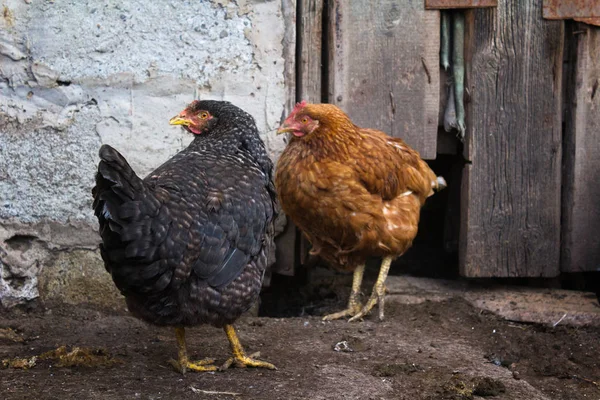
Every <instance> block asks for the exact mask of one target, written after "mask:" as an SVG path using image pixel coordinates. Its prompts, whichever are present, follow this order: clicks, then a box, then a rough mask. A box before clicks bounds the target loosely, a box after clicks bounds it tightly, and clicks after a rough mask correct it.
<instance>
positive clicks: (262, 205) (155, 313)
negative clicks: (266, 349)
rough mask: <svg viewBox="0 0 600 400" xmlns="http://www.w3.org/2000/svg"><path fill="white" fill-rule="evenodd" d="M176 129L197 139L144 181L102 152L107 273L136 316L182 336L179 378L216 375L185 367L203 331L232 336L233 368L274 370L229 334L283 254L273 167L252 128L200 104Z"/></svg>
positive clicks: (99, 195)
mask: <svg viewBox="0 0 600 400" xmlns="http://www.w3.org/2000/svg"><path fill="white" fill-rule="evenodd" d="M170 123H171V124H172V125H182V126H183V127H184V128H185V129H186V130H187V131H189V132H191V133H193V134H194V135H195V138H194V140H193V141H192V143H191V144H190V145H189V146H188V147H187V148H186V149H184V150H183V151H181V152H180V153H178V154H176V155H175V156H174V157H173V158H171V159H170V160H168V161H167V162H165V163H164V164H163V165H161V166H160V167H158V168H157V169H156V170H155V171H153V172H152V173H150V174H149V175H148V176H147V177H146V178H145V179H141V178H139V177H138V176H137V175H136V174H135V172H134V171H133V170H132V169H131V167H130V166H129V164H128V163H127V161H126V160H125V158H123V156H122V155H121V154H119V152H117V151H116V150H115V149H113V148H112V147H110V146H108V145H104V146H102V147H101V148H100V159H101V161H100V164H99V165H98V173H97V174H96V186H95V187H94V189H93V191H92V193H93V196H94V203H93V207H94V211H95V214H96V216H97V217H98V221H99V223H100V235H101V236H102V244H101V245H100V250H101V253H102V258H103V259H104V262H105V265H106V269H107V270H108V271H109V272H110V273H111V275H112V278H113V281H114V283H115V285H116V286H117V287H118V288H119V290H120V291H121V293H122V294H123V295H124V296H125V298H126V301H127V305H128V307H129V310H130V311H131V312H132V313H133V314H134V315H135V316H137V317H139V318H141V319H143V320H145V321H147V322H149V323H152V324H156V325H171V326H175V327H176V335H177V339H178V344H179V362H178V363H177V362H175V366H176V367H177V368H178V369H179V370H180V371H182V372H185V371H186V370H187V369H191V370H195V371H213V370H215V369H216V367H215V366H213V365H210V364H211V363H212V360H203V361H200V362H196V363H193V362H190V361H189V360H188V359H187V354H186V346H185V331H184V327H189V326H194V325H199V324H211V325H214V326H216V327H224V329H225V331H226V333H227V337H228V338H229V341H230V343H231V346H232V350H233V358H232V359H230V360H229V361H228V363H226V365H227V366H229V365H231V363H232V362H235V363H236V364H237V365H240V366H256V367H267V368H274V366H273V365H272V364H269V363H266V362H264V361H259V360H253V359H252V358H250V357H248V356H246V355H245V353H244V351H243V349H242V347H241V345H240V343H239V341H238V339H237V336H236V334H235V331H234V329H233V326H232V325H231V324H232V323H233V322H234V321H235V320H236V319H237V318H238V317H239V316H240V315H241V314H242V313H243V312H245V311H246V310H248V309H249V308H250V307H251V305H252V304H253V303H254V302H255V301H256V299H257V297H258V294H259V292H260V288H261V284H262V279H263V275H264V272H265V269H266V268H267V266H268V265H269V264H270V263H272V262H273V260H272V255H273V254H274V246H275V245H274V241H273V239H274V232H273V230H274V226H273V224H274V218H275V217H276V216H277V213H278V210H279V206H278V204H277V200H276V195H275V190H274V186H273V182H272V170H273V165H272V163H271V160H270V159H269V157H268V156H267V153H266V151H265V147H264V144H263V142H262V140H261V139H260V137H259V135H258V131H257V128H256V124H255V122H254V119H253V118H252V117H251V116H250V115H249V114H247V113H246V112H244V111H242V110H241V109H239V108H238V107H236V106H234V105H232V104H231V103H228V102H223V101H194V102H192V103H191V104H190V105H189V106H188V107H187V108H186V109H185V110H184V111H182V112H181V113H180V114H179V115H178V116H176V117H174V118H172V119H171V121H170Z"/></svg>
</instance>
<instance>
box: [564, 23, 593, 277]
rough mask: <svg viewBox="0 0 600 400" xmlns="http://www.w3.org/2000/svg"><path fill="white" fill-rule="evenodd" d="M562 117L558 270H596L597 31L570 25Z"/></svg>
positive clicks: (581, 25)
mask: <svg viewBox="0 0 600 400" xmlns="http://www.w3.org/2000/svg"><path fill="white" fill-rule="evenodd" d="M568 37H569V38H573V41H572V42H571V44H572V45H573V57H571V62H573V63H574V64H572V65H571V74H570V77H569V78H568V82H569V84H568V88H567V104H566V113H565V114H566V115H565V139H564V146H565V147H564V152H565V156H564V162H565V165H564V175H563V182H564V183H563V213H562V217H563V226H562V253H561V256H562V257H561V270H562V271H564V272H580V271H598V270H600V184H599V182H600V180H599V179H598V173H599V171H600V28H598V27H593V26H588V25H584V24H575V25H574V29H573V30H570V31H569V32H568Z"/></svg>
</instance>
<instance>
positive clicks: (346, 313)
mask: <svg viewBox="0 0 600 400" xmlns="http://www.w3.org/2000/svg"><path fill="white" fill-rule="evenodd" d="M364 272H365V265H364V264H363V265H359V266H358V267H356V269H355V270H354V276H353V277H352V291H351V292H350V299H349V300H348V308H347V309H345V310H342V311H339V312H336V313H333V314H328V315H326V316H324V317H323V321H333V320H334V319H340V318H344V317H351V316H353V315H356V314H358V313H359V312H360V310H361V309H362V308H363V307H362V304H360V302H359V301H358V297H359V293H360V284H361V283H362V278H363V273H364Z"/></svg>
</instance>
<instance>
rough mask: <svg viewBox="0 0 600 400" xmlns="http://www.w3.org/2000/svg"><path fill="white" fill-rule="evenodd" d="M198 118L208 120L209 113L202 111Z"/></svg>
mask: <svg viewBox="0 0 600 400" xmlns="http://www.w3.org/2000/svg"><path fill="white" fill-rule="evenodd" d="M198 116H199V117H200V118H202V119H206V118H208V113H207V112H206V111H202V112H201V113H200V114H198Z"/></svg>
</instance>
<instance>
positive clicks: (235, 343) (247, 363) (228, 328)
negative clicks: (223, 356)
mask: <svg viewBox="0 0 600 400" xmlns="http://www.w3.org/2000/svg"><path fill="white" fill-rule="evenodd" d="M224 329H225V334H226V335H227V339H229V343H230V344H231V352H232V353H233V357H231V358H229V359H228V360H227V361H225V363H224V364H223V366H221V368H219V370H221V371H224V370H226V369H227V368H229V367H231V365H235V366H236V367H240V368H246V367H257V368H268V369H277V368H276V367H275V366H274V365H273V364H271V363H268V362H266V361H261V360H256V359H254V358H252V357H258V356H259V355H260V353H255V354H251V355H250V356H247V355H246V352H245V351H244V348H243V347H242V344H241V343H240V339H238V337H237V334H236V333H235V329H234V328H233V325H225V327H224Z"/></svg>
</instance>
